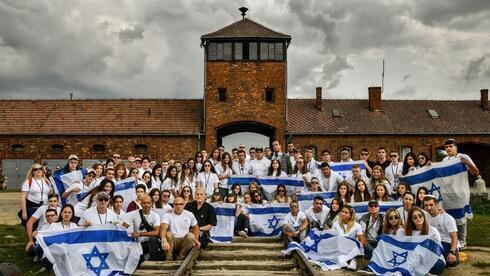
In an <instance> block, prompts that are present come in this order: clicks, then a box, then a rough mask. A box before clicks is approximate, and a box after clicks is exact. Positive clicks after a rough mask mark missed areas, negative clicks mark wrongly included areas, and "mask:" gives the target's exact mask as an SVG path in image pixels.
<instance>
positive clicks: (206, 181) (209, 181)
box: [196, 172, 219, 196]
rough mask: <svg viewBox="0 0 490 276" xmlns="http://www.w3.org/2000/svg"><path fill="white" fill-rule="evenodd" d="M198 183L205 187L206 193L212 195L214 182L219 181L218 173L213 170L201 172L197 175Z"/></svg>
mask: <svg viewBox="0 0 490 276" xmlns="http://www.w3.org/2000/svg"><path fill="white" fill-rule="evenodd" d="M196 183H199V185H201V187H203V188H204V190H205V191H206V195H208V196H211V195H213V190H214V184H216V183H219V179H218V175H217V174H215V173H212V172H210V173H205V172H200V173H199V174H198V175H197V181H196Z"/></svg>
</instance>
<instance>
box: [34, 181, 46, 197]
mask: <svg viewBox="0 0 490 276" xmlns="http://www.w3.org/2000/svg"><path fill="white" fill-rule="evenodd" d="M34 181H36V184H37V186H38V187H39V189H40V190H41V201H40V202H43V195H44V182H43V180H42V179H41V184H39V182H37V180H36V179H35V178H34Z"/></svg>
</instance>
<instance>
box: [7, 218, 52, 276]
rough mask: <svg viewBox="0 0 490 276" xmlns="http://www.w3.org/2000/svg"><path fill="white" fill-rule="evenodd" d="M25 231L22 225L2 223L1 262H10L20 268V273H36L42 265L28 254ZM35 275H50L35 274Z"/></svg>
mask: <svg viewBox="0 0 490 276" xmlns="http://www.w3.org/2000/svg"><path fill="white" fill-rule="evenodd" d="M25 240H26V238H25V232H24V227H23V226H22V225H20V224H19V225H15V226H11V225H0V263H3V262H8V263H13V264H15V265H17V266H18V267H19V268H20V271H21V273H20V275H34V274H35V273H36V272H37V271H39V269H41V266H40V265H39V263H34V262H33V261H32V258H31V257H29V256H27V255H26V253H25V251H24V248H25ZM35 275H48V274H47V273H45V274H35Z"/></svg>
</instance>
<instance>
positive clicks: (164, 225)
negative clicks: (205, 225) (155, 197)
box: [160, 197, 201, 261]
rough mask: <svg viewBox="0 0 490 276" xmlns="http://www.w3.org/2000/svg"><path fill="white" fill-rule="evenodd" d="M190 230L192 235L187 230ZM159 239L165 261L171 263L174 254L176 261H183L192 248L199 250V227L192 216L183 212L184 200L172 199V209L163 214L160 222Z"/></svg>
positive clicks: (180, 198) (187, 212)
mask: <svg viewBox="0 0 490 276" xmlns="http://www.w3.org/2000/svg"><path fill="white" fill-rule="evenodd" d="M190 228H192V233H190V232H189V229H190ZM160 238H161V240H162V249H163V250H165V260H166V261H172V260H173V254H174V252H175V253H177V260H183V259H184V258H185V257H186V256H187V254H188V253H189V251H191V249H192V246H195V247H196V248H199V247H200V246H201V243H200V242H199V226H198V225H197V220H196V217H194V215H193V214H192V213H191V212H189V211H187V210H184V199H183V198H182V197H176V198H175V199H174V209H173V211H172V212H170V213H168V214H165V216H164V217H163V220H162V222H161V230H160Z"/></svg>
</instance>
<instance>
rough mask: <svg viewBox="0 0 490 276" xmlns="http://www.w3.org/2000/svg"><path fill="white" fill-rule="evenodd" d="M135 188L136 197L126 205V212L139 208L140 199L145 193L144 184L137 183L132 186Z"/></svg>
mask: <svg viewBox="0 0 490 276" xmlns="http://www.w3.org/2000/svg"><path fill="white" fill-rule="evenodd" d="M134 189H135V190H136V199H135V200H133V201H131V202H130V203H129V205H128V209H127V211H128V213H129V212H131V211H134V210H138V209H141V199H142V198H143V196H145V195H146V186H145V185H143V184H138V185H136V187H135V188H134Z"/></svg>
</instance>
